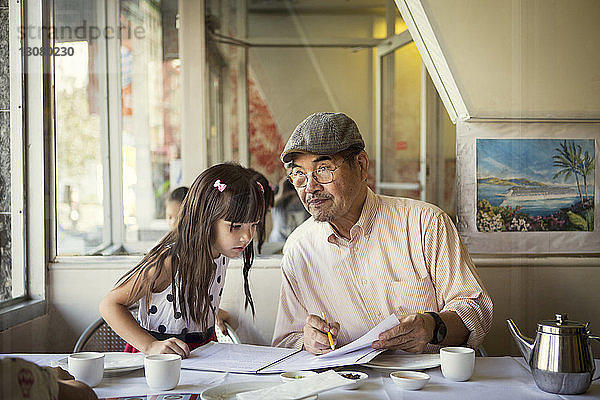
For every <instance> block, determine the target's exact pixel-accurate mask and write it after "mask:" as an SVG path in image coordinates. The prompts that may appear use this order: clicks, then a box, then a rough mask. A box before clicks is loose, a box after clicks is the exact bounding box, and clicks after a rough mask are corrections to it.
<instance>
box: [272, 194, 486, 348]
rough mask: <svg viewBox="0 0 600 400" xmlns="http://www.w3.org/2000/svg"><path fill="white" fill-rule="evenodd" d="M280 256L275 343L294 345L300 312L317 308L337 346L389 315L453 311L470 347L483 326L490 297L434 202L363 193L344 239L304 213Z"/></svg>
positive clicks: (313, 311)
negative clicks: (334, 328)
mask: <svg viewBox="0 0 600 400" xmlns="http://www.w3.org/2000/svg"><path fill="white" fill-rule="evenodd" d="M283 253H284V254H283V259H282V273H283V279H282V285H281V295H280V301H279V310H278V314H277V321H276V323H275V331H274V336H273V345H275V346H284V347H295V346H296V347H300V346H301V345H302V343H303V340H302V329H303V326H304V323H305V321H306V317H307V316H308V314H315V315H321V313H322V312H324V313H325V314H326V315H327V318H328V320H329V322H333V321H336V322H339V324H340V332H339V334H338V338H337V343H338V345H340V346H341V345H345V344H347V343H349V342H351V341H353V340H355V339H357V338H359V337H360V336H362V335H363V334H365V333H366V332H367V331H368V330H370V329H371V328H373V327H374V326H375V325H377V324H378V323H379V322H381V321H382V320H383V319H385V318H386V317H387V316H389V315H390V314H392V313H395V314H396V315H397V316H401V315H406V314H413V313H422V312H426V311H435V312H441V311H454V312H456V313H457V314H458V315H459V317H460V318H461V319H462V321H463V323H464V324H465V326H466V327H467V329H468V330H469V332H470V334H469V337H468V340H467V345H468V346H470V347H473V348H476V347H478V346H479V345H480V344H481V342H482V341H483V339H484V337H485V335H486V334H487V332H488V331H489V329H490V325H491V322H492V311H493V305H492V300H491V298H490V297H489V295H488V294H487V292H486V290H485V289H484V287H483V284H482V283H481V280H480V279H479V277H478V275H477V272H476V270H475V266H474V265H473V262H472V260H471V257H470V256H469V254H468V252H467V250H466V248H465V247H464V245H463V243H462V241H461V240H460V237H459V236H458V232H457V231H456V228H455V227H454V224H453V223H452V221H451V220H450V218H449V217H448V215H446V214H445V213H444V212H443V211H442V210H440V209H439V208H437V207H436V206H434V205H431V204H428V203H425V202H422V201H418V200H412V199H407V198H395V197H386V196H379V195H376V194H374V193H373V192H372V191H371V190H368V193H367V196H366V200H365V203H364V205H363V209H362V212H361V215H360V217H359V219H358V221H357V223H356V224H355V225H354V226H353V227H352V228H351V230H350V239H349V240H348V239H345V238H343V237H341V236H339V235H338V234H337V233H336V232H335V231H334V230H333V229H332V227H331V225H330V224H329V223H327V222H316V221H315V220H314V219H313V218H309V219H308V220H307V221H306V222H304V223H303V224H302V225H301V226H299V227H298V228H297V229H296V230H295V231H294V232H293V233H292V234H291V235H290V237H289V238H288V240H287V242H286V244H285V247H284V252H283ZM439 347H440V346H434V345H427V347H426V348H425V352H435V351H437V350H438V349H439Z"/></svg>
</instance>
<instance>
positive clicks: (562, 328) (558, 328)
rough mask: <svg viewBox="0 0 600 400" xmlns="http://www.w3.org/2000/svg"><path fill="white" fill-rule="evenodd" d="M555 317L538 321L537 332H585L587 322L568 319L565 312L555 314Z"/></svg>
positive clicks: (566, 333)
mask: <svg viewBox="0 0 600 400" xmlns="http://www.w3.org/2000/svg"><path fill="white" fill-rule="evenodd" d="M555 317H556V318H555V319H550V320H546V321H540V322H538V332H543V333H553V334H555V335H580V334H586V333H587V328H588V324H587V323H586V324H584V323H582V322H579V321H569V320H568V319H567V314H556V315H555Z"/></svg>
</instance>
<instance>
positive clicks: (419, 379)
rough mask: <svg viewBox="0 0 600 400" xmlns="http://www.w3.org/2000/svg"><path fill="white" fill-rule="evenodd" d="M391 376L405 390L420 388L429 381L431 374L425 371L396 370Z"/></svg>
mask: <svg viewBox="0 0 600 400" xmlns="http://www.w3.org/2000/svg"><path fill="white" fill-rule="evenodd" d="M390 378H392V381H394V383H395V384H396V385H398V386H400V387H401V388H402V389H404V390H419V389H421V388H423V386H425V385H427V382H429V379H430V377H429V375H427V374H426V373H424V372H415V371H395V372H392V373H390Z"/></svg>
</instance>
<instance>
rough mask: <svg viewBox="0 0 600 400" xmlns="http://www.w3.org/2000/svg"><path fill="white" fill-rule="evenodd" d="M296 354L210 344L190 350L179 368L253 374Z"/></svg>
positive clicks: (242, 346) (269, 348)
mask: <svg viewBox="0 0 600 400" xmlns="http://www.w3.org/2000/svg"><path fill="white" fill-rule="evenodd" d="M297 352H298V350H296V349H286V348H282V347H268V346H254V345H250V344H232V343H218V342H210V343H207V344H205V345H204V346H202V347H199V348H197V349H194V350H192V352H191V353H190V356H189V357H188V358H186V359H184V360H181V368H188V369H199V370H204V371H226V372H241V373H255V372H257V371H258V370H260V369H261V368H264V367H265V366H267V365H270V364H272V363H274V362H277V361H278V360H281V359H282V358H285V357H287V356H290V355H291V354H294V353H297Z"/></svg>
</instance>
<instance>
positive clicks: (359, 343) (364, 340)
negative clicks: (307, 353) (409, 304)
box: [319, 314, 400, 358]
mask: <svg viewBox="0 0 600 400" xmlns="http://www.w3.org/2000/svg"><path fill="white" fill-rule="evenodd" d="M399 323H400V321H398V317H396V315H395V314H392V315H390V316H389V317H387V318H386V319H384V320H383V321H381V322H380V323H379V324H377V326H375V327H374V328H373V329H371V330H370V331H369V332H367V333H365V334H364V335H362V336H361V337H359V338H358V339H356V340H355V341H353V342H351V343H348V344H347V345H345V346H342V347H340V348H339V349H335V350H334V351H332V352H329V353H327V354H323V355H322V356H319V357H320V358H330V357H331V358H334V357H339V356H341V355H342V354H347V353H351V352H353V351H356V350H359V349H364V348H365V347H369V348H371V344H372V343H373V342H374V341H376V340H379V334H380V333H382V332H385V331H387V330H388V329H392V328H393V327H394V326H396V325H398V324H399Z"/></svg>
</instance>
